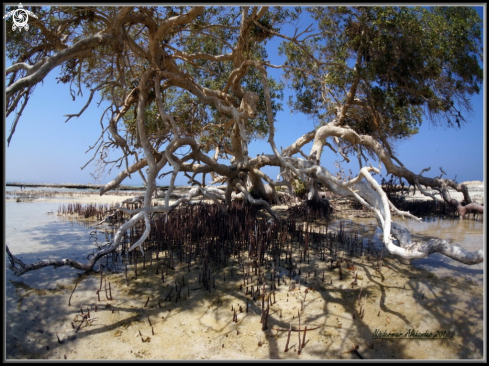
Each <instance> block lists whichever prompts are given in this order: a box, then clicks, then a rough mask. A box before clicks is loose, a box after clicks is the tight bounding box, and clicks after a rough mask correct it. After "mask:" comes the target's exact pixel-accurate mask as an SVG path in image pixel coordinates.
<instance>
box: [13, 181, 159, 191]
mask: <svg viewBox="0 0 489 366" xmlns="http://www.w3.org/2000/svg"><path fill="white" fill-rule="evenodd" d="M5 185H6V186H7V187H20V186H24V187H26V188H27V187H29V188H74V189H100V187H102V186H104V184H91V183H86V184H77V183H20V182H13V183H12V182H10V183H5ZM159 188H160V187H159ZM161 188H167V186H162V187H161ZM116 190H121V191H144V190H146V187H138V186H118V187H117V188H116Z"/></svg>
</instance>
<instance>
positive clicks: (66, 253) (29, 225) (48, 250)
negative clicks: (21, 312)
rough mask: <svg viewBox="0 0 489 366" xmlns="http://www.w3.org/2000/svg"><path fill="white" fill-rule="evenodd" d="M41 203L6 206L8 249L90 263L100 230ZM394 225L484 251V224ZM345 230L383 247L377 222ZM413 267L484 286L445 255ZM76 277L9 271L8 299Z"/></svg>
mask: <svg viewBox="0 0 489 366" xmlns="http://www.w3.org/2000/svg"><path fill="white" fill-rule="evenodd" d="M7 188H11V187H7ZM7 190H8V189H7ZM58 191H60V190H58ZM73 191H76V190H73ZM43 201H44V202H15V200H6V201H5V222H4V228H5V230H4V242H5V243H6V245H8V246H9V248H10V251H11V252H12V253H13V254H14V255H16V256H18V257H19V258H20V259H22V260H23V261H24V262H25V263H32V262H35V261H37V260H39V259H47V258H58V259H61V258H72V259H74V260H77V261H81V262H86V261H87V256H88V255H89V254H90V253H92V252H93V251H94V249H95V248H96V246H95V244H94V243H93V242H91V241H90V232H92V231H93V230H95V229H96V228H95V227H94V226H93V224H94V223H95V222H93V223H92V224H90V225H87V224H86V223H78V222H74V221H71V220H66V219H65V220H63V219H61V218H59V217H58V216H56V213H57V210H58V207H59V203H57V202H49V200H43ZM47 212H54V215H49V214H47ZM396 222H399V223H402V224H404V225H405V226H407V227H408V229H410V230H411V233H412V237H413V239H414V240H419V241H426V240H429V239H430V238H434V237H439V238H442V239H445V240H447V241H448V242H449V243H451V244H455V245H459V246H461V247H463V248H465V249H467V250H469V251H476V250H479V249H481V248H482V247H483V245H484V241H485V236H484V229H483V223H482V222H478V221H473V220H446V219H433V220H429V221H423V222H422V223H418V222H416V221H413V220H404V219H396ZM343 225H344V227H345V229H347V230H348V231H349V232H351V233H358V236H359V237H360V238H363V240H364V245H366V243H367V240H368V239H370V240H372V242H373V243H375V244H376V246H377V248H378V249H381V248H382V244H381V235H382V233H381V231H380V229H379V228H378V227H377V225H376V222H375V220H374V219H354V220H343ZM338 228H339V222H333V223H331V224H330V225H329V230H330V231H331V230H338ZM97 239H98V241H99V242H101V243H103V242H105V240H106V237H105V235H104V234H102V233H99V234H98V235H97ZM384 255H385V251H384ZM413 265H415V266H417V267H422V268H426V269H429V270H430V271H432V272H433V273H435V274H436V275H438V276H463V277H465V278H466V279H467V280H471V281H474V282H475V283H479V284H482V283H483V277H484V276H483V275H484V267H485V266H484V264H476V265H472V266H467V265H464V264H461V263H458V262H456V261H454V260H452V259H450V258H447V257H445V256H443V255H440V254H434V255H431V256H430V257H428V258H426V259H421V260H415V261H413ZM78 272H80V271H77V270H75V269H72V268H66V267H61V268H57V269H53V267H46V268H43V269H41V270H37V271H32V272H29V273H26V274H24V275H23V276H21V277H20V278H19V277H16V276H14V275H13V274H12V272H11V271H10V270H9V269H6V273H5V278H6V291H7V296H8V295H9V294H10V295H11V294H12V292H11V291H12V287H11V286H10V285H9V284H10V281H23V282H24V283H25V284H28V285H29V286H31V287H35V288H52V287H55V284H56V282H57V281H61V282H62V283H71V282H72V280H73V278H75V277H76V274H77V273H78Z"/></svg>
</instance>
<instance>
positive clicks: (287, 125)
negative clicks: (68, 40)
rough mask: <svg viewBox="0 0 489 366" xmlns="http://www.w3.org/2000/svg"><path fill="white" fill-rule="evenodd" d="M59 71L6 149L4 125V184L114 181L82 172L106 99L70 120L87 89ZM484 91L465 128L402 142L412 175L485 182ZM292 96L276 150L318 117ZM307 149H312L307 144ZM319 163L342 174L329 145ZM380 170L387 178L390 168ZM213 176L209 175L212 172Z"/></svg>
mask: <svg viewBox="0 0 489 366" xmlns="http://www.w3.org/2000/svg"><path fill="white" fill-rule="evenodd" d="M482 9H483V8H482V7H478V11H479V14H480V15H481V17H483V14H482ZM304 25H307V24H304ZM269 53H270V55H269V56H270V60H271V62H272V63H279V61H278V60H275V58H276V56H274V55H273V54H272V51H270V52H269ZM484 56H485V52H484ZM6 62H8V61H7V60H6ZM9 64H10V63H9ZM56 76H58V69H55V70H53V71H52V72H51V73H50V74H49V75H48V76H47V77H46V78H45V80H44V82H43V83H42V84H41V83H40V84H39V85H38V86H37V87H36V90H35V92H34V94H33V95H32V96H31V98H30V100H29V103H28V105H27V106H26V108H25V110H24V112H23V114H22V117H21V119H20V121H19V123H18V125H17V128H16V131H15V134H14V136H13V138H12V141H11V143H10V146H9V147H7V142H6V139H7V137H8V135H9V132H10V129H11V125H12V122H13V120H14V117H13V114H12V115H11V116H10V117H9V118H8V119H7V120H6V121H5V122H4V123H5V127H4V128H5V140H4V153H5V155H4V156H5V177H6V178H5V180H6V182H14V181H15V182H24V183H107V182H109V181H110V180H112V179H113V178H115V176H116V175H117V174H118V173H119V171H120V170H119V169H117V168H114V169H113V170H112V172H111V173H110V174H108V172H107V171H106V174H105V175H104V176H102V179H101V180H100V181H95V180H94V178H93V177H92V175H91V174H90V173H93V172H94V171H95V170H96V166H95V165H94V164H90V165H88V166H87V167H86V168H85V169H84V170H81V169H80V168H81V167H82V166H84V165H85V164H86V162H87V161H88V160H89V159H90V158H91V157H92V155H93V151H90V152H88V153H87V154H85V152H86V151H87V150H88V149H89V147H90V146H93V144H94V143H95V142H96V140H97V139H98V137H99V135H100V130H101V129H100V117H101V114H102V111H103V110H104V103H102V104H101V105H100V107H97V102H98V101H99V99H97V98H94V100H93V101H92V104H91V105H90V107H89V108H88V109H87V110H86V111H85V112H84V114H83V115H82V116H81V117H79V118H72V119H71V120H70V121H69V122H67V123H65V120H66V117H64V115H66V114H73V113H78V112H79V111H80V110H81V108H82V107H83V106H84V104H85V103H86V101H87V98H88V96H89V93H88V91H84V94H83V97H77V98H76V101H72V98H71V96H70V93H69V86H68V85H64V84H61V83H60V84H57V83H56V80H55V77H56ZM485 80H486V78H485ZM485 83H486V81H485ZM484 92H485V85H484V88H483V92H481V94H479V95H475V96H474V97H473V98H472V104H473V110H474V111H473V114H472V116H471V117H469V118H468V121H469V123H467V124H465V125H462V128H461V129H448V128H442V127H436V128H435V127H432V126H430V124H429V123H428V122H425V123H423V124H422V126H421V128H420V132H419V133H418V134H417V135H416V136H413V137H411V138H410V139H408V140H405V141H403V142H401V143H399V144H398V145H397V148H396V152H397V156H398V158H399V159H400V160H401V161H402V162H403V164H404V165H405V166H406V167H407V168H408V169H410V170H412V171H413V172H415V173H419V172H420V171H421V170H422V169H424V168H427V167H431V171H430V172H429V173H425V175H427V176H435V175H439V172H440V171H439V167H440V166H442V167H443V169H444V170H445V172H446V173H447V176H445V177H446V178H450V179H453V178H454V177H455V175H456V176H457V181H459V182H462V181H467V180H481V181H482V180H484V177H485V172H484V168H485V165H484V156H485V155H486V154H485V150H484V149H485V147H484V142H485V141H484V140H485V135H486V131H485V125H484V116H485V105H484V102H483V101H484V97H483V93H484ZM287 98H288V94H287V93H286V96H285V98H284V103H283V108H284V110H283V111H282V112H279V113H278V114H277V117H276V122H275V124H276V125H275V127H276V134H275V141H276V145H277V146H278V147H279V148H280V146H282V147H284V148H285V147H286V146H289V145H290V144H292V143H293V142H294V141H295V140H296V139H297V138H298V137H300V136H301V135H302V134H304V133H306V132H308V131H311V130H312V129H313V128H314V125H313V122H312V121H311V120H309V119H308V118H307V117H306V116H304V115H300V114H294V115H291V114H290V111H289V109H288V108H287V105H286V103H285V101H286V100H287ZM303 151H304V152H305V153H308V152H309V151H310V145H309V146H307V147H305V148H304V149H303ZM262 152H263V153H266V154H269V153H272V151H271V148H270V147H269V145H268V144H267V143H266V140H265V141H257V142H253V143H252V144H251V145H250V147H249V153H250V156H255V155H257V154H261V153H262ZM321 160H322V165H323V166H325V167H326V168H327V169H329V170H330V171H331V172H333V173H335V172H336V171H337V168H335V160H340V159H339V157H338V156H335V155H334V154H333V153H332V152H330V151H329V149H328V148H326V149H325V152H324V153H323V156H322V159H321ZM375 165H377V164H375ZM342 167H343V169H344V170H345V171H348V169H351V170H352V171H353V173H356V172H357V171H358V162H357V160H356V159H354V160H352V162H351V163H349V164H347V163H342ZM121 169H123V167H122V168H121ZM264 172H265V173H267V174H269V175H270V177H271V178H272V179H276V177H277V174H278V168H268V169H267V168H265V169H264ZM381 173H383V174H384V175H385V169H384V170H383V172H381ZM208 179H210V177H209V176H208ZM141 183H142V182H141V178H140V176H139V174H137V173H136V174H133V175H132V179H129V178H128V179H126V180H125V181H124V182H123V183H122V184H127V185H139V184H141ZM168 183H169V176H167V177H165V178H164V179H162V180H160V181H157V184H158V185H167V184H168ZM176 184H180V185H181V184H187V179H186V178H185V177H184V176H183V174H181V173H180V174H179V175H178V177H177V180H176Z"/></svg>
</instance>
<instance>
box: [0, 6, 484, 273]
mask: <svg viewBox="0 0 489 366" xmlns="http://www.w3.org/2000/svg"><path fill="white" fill-rule="evenodd" d="M26 9H28V10H30V11H32V12H33V13H34V14H36V16H37V18H32V19H29V21H31V27H30V28H29V31H28V32H23V33H20V32H19V31H18V30H17V31H16V30H13V29H10V28H9V27H7V57H8V58H9V59H11V60H12V66H10V67H8V68H7V70H6V115H7V116H9V115H10V114H11V113H12V112H14V111H16V110H17V111H18V116H17V117H16V118H15V120H14V123H13V125H12V129H11V133H10V136H9V137H8V142H9V143H11V139H12V136H13V134H14V132H15V127H16V125H17V123H19V116H20V114H21V113H22V110H23V108H24V106H25V105H26V103H27V102H28V100H29V96H30V95H31V94H32V93H33V92H34V90H35V87H36V85H37V84H38V83H39V82H42V80H43V79H44V78H45V77H46V75H47V74H48V73H49V72H51V71H52V70H54V69H55V68H58V67H60V68H59V70H60V73H59V76H58V78H57V79H58V82H61V83H64V84H67V85H69V92H70V93H71V95H72V97H73V99H75V98H80V97H81V95H82V93H81V92H82V88H87V89H89V90H90V91H91V94H90V96H89V97H88V98H87V106H88V104H90V103H91V102H92V99H93V97H94V96H95V95H96V94H99V95H100V96H101V97H102V99H103V100H105V101H107V102H108V103H109V107H108V108H106V109H105V110H104V112H103V114H102V116H101V125H102V129H101V133H100V138H99V140H98V141H97V143H96V144H95V145H94V147H93V149H94V157H93V158H92V160H93V159H95V157H96V156H97V154H98V155H99V160H100V164H102V165H106V164H109V162H107V161H105V158H104V156H105V155H104V151H107V150H109V149H110V150H114V151H119V154H120V155H119V157H118V159H117V160H116V161H115V162H111V164H114V165H115V166H117V168H120V169H121V171H120V173H119V175H118V176H117V178H116V179H114V180H113V181H111V182H107V183H106V184H105V185H104V186H103V187H102V188H101V192H100V193H101V194H103V193H105V192H107V191H109V190H111V189H114V188H115V187H117V186H118V185H119V184H121V183H122V182H123V180H124V179H125V178H127V177H128V176H129V175H130V174H133V173H138V174H140V175H141V177H142V178H143V180H144V182H145V184H146V186H147V190H146V193H145V196H144V205H143V207H142V208H140V209H138V210H133V211H131V210H128V209H127V208H124V207H122V206H121V207H120V209H121V210H123V211H126V212H129V213H131V214H132V215H133V218H132V219H131V220H129V221H128V222H127V223H126V224H124V225H123V226H122V227H121V229H120V230H119V234H118V235H116V238H115V239H114V242H113V243H112V245H111V247H110V249H108V250H114V249H115V248H116V247H117V246H118V243H119V241H120V237H121V233H122V232H123V231H124V230H127V228H128V227H131V225H134V223H135V222H137V221H139V220H144V221H145V223H146V226H147V230H146V232H145V234H144V235H143V236H142V237H141V238H140V240H138V241H137V242H136V243H135V244H134V245H133V247H132V249H134V248H137V247H139V246H140V244H141V243H142V242H143V241H144V240H145V239H146V237H147V234H148V233H149V227H150V214H151V213H154V212H167V211H169V210H171V209H173V208H175V207H176V206H178V205H179V204H181V203H182V202H186V201H189V200H190V198H191V197H192V196H194V195H204V196H206V197H207V198H210V199H212V200H214V201H215V202H216V203H217V204H218V205H219V206H220V207H221V209H222V210H223V211H225V210H226V207H227V206H228V205H229V203H230V201H231V200H232V199H235V198H238V197H239V198H242V199H243V198H244V199H246V200H248V201H249V202H251V203H253V204H256V205H260V206H262V207H264V208H265V209H266V210H268V212H270V214H271V215H272V216H273V217H274V218H276V219H278V218H277V216H276V215H275V213H274V211H273V210H272V208H271V206H270V204H272V203H275V202H277V199H278V198H277V197H278V196H277V192H276V190H275V188H276V187H277V186H288V187H289V193H292V187H291V182H292V181H293V180H294V179H296V178H301V179H302V180H303V181H304V182H307V184H308V191H309V194H308V199H309V200H315V201H319V200H320V199H319V196H318V182H320V183H321V184H322V185H323V186H324V187H326V188H327V189H329V190H331V191H333V192H335V193H338V194H340V195H343V196H348V197H352V198H354V199H357V200H358V201H360V202H361V203H362V204H363V205H365V206H366V207H368V208H369V209H371V210H373V211H374V212H375V213H376V215H377V218H378V222H379V225H380V226H381V227H382V229H383V230H384V244H385V245H386V246H387V248H388V249H389V251H391V252H392V253H395V254H397V255H399V256H401V257H403V258H408V259H409V258H421V257H424V256H426V255H429V254H431V252H433V243H431V244H430V243H428V244H426V246H424V247H423V246H420V247H417V246H413V245H412V243H411V242H410V239H409V240H407V241H406V242H404V240H403V239H401V237H403V236H402V235H401V232H402V231H403V229H401V228H400V227H399V225H394V224H392V225H391V217H390V216H391V213H390V210H391V209H392V207H391V206H390V205H389V202H388V201H387V198H386V196H385V194H384V193H383V192H382V190H381V189H380V187H379V185H378V183H376V182H375V180H374V179H373V178H372V176H371V174H370V173H371V172H378V171H379V169H380V166H379V169H377V168H374V167H372V166H371V165H368V161H369V159H368V157H367V156H369V157H370V158H372V161H375V162H379V161H380V162H381V163H382V164H384V166H385V168H386V169H387V172H388V173H390V174H393V175H396V176H398V177H401V178H405V179H406V180H407V181H408V182H409V183H410V184H412V185H416V186H417V187H419V188H420V190H422V188H421V185H424V186H430V187H433V188H435V189H438V190H439V191H440V192H441V194H442V197H443V198H444V199H445V200H446V201H448V200H449V198H447V194H446V188H447V187H452V188H454V189H456V190H458V191H461V192H464V195H465V201H466V203H469V204H470V203H471V200H470V197H469V195H468V191H467V189H466V187H465V186H463V185H459V184H457V183H456V182H454V181H451V180H449V179H442V178H441V176H440V177H435V178H429V177H425V176H423V175H422V173H424V171H423V172H421V173H420V174H415V173H413V172H411V171H410V170H409V169H408V168H407V167H405V166H404V165H403V164H402V163H401V162H400V160H399V158H398V157H396V156H395V155H394V153H393V150H392V147H391V145H392V144H395V143H396V141H399V140H400V139H403V138H406V137H408V136H410V135H412V134H416V133H417V132H418V127H419V125H420V124H421V123H422V121H423V118H425V117H428V118H429V119H430V120H431V121H432V122H434V123H442V124H445V125H447V126H455V127H460V126H461V123H462V122H465V121H466V117H465V116H466V113H467V112H470V109H471V105H470V96H471V95H472V94H474V93H479V91H480V86H481V84H482V80H483V71H482V68H481V66H480V64H481V60H482V21H481V19H480V18H479V16H478V15H477V12H476V11H475V10H474V9H472V8H470V7H433V8H423V7H364V6H356V7H345V6H334V7H307V8H302V7H295V8H287V7H268V6H262V7H260V6H240V7H224V6H209V7H201V6H195V7H186V6H141V7H137V6H130V7H103V6H100V7H90V6H59V7H26ZM7 10H8V8H7ZM306 14H308V15H309V16H310V17H311V19H312V20H313V23H312V24H311V25H310V26H309V27H307V28H306V29H305V30H304V29H302V30H299V29H296V30H295V32H294V33H293V34H292V32H290V30H291V29H292V27H293V24H294V22H295V21H297V20H298V19H300V17H301V16H305V15H306ZM272 39H277V40H280V41H281V46H280V52H281V53H282V55H284V56H285V58H286V61H285V62H284V64H283V65H274V64H272V63H270V61H269V60H268V54H267V47H268V46H267V44H269V41H270V40H272ZM272 68H273V69H280V70H282V75H283V76H284V78H285V80H286V82H287V85H288V86H289V87H291V88H292V89H293V90H294V92H295V95H294V97H292V98H291V99H290V100H289V101H288V102H289V104H290V106H291V107H292V109H293V110H295V111H300V112H303V113H306V114H308V115H310V116H311V117H312V118H314V119H315V121H316V122H317V127H316V128H315V129H314V130H312V131H310V132H309V133H307V134H305V135H303V136H298V139H297V141H296V142H295V143H294V144H292V145H291V146H289V147H286V148H285V149H281V150H280V151H279V150H278V148H277V147H276V146H275V140H274V133H275V127H274V126H275V125H274V123H275V118H276V112H277V111H279V110H280V109H281V108H282V104H281V103H282V99H283V95H284V88H285V87H286V84H285V83H284V82H283V81H281V80H279V79H274V78H273V77H271V76H270V75H269V74H268V70H270V69H272ZM85 98H86V96H85ZM19 107H20V108H19ZM85 108H86V106H85ZM85 108H83V109H82V110H81V111H80V112H79V113H76V114H71V115H69V116H67V117H68V120H69V119H71V118H74V117H78V116H80V115H81V114H82V113H83V111H84V110H85ZM253 139H267V141H268V142H269V144H270V149H271V153H270V154H263V155H260V156H256V157H251V156H249V153H248V146H249V143H250V141H252V140H253ZM328 140H330V141H331V142H328ZM311 141H312V142H313V147H312V149H311V151H310V152H309V154H306V153H304V152H303V151H302V150H301V149H302V147H303V146H304V145H305V144H307V143H308V142H311ZM333 145H334V146H333ZM183 146H187V147H189V150H188V152H187V153H186V154H184V155H183V156H180V155H177V154H175V151H176V150H177V149H179V148H181V147H183ZM324 146H327V147H328V148H330V149H332V150H333V151H335V152H336V153H337V154H339V155H341V156H342V157H343V158H344V159H346V160H349V159H351V158H356V159H358V162H359V173H358V176H356V177H355V178H353V179H351V180H347V181H344V180H342V179H338V178H337V177H335V176H333V174H331V173H330V172H329V171H328V170H327V169H326V168H324V167H323V166H322V165H321V153H322V151H323V148H324ZM264 166H276V167H280V169H281V174H280V176H279V178H277V180H273V179H272V178H270V177H268V176H267V175H266V174H265V173H263V172H262V171H261V168H263V167H264ZM166 168H171V183H170V189H169V190H168V191H167V192H166V193H165V194H164V197H165V204H164V205H161V206H157V207H151V199H152V198H153V197H155V196H156V195H158V194H160V195H161V192H157V191H156V179H157V177H161V176H163V173H162V172H163V170H164V169H166ZM179 172H181V173H183V174H185V175H186V176H187V177H188V178H189V182H191V184H192V185H194V186H195V189H193V190H192V191H191V193H190V194H189V195H187V196H185V197H181V198H180V199H179V200H178V201H177V203H176V204H174V205H171V206H170V205H169V197H170V196H171V195H172V191H173V184H174V180H175V177H176V175H177V174H178V173H179ZM197 174H203V177H204V178H203V181H202V182H200V181H197V180H196V179H195V177H196V175H197ZM208 176H211V177H212V184H214V183H219V182H221V183H225V184H226V189H225V191H222V190H220V189H217V188H215V187H212V184H211V185H209V184H208V182H207V181H205V179H206V177H208ZM433 198H434V199H436V198H435V197H434V196H433ZM477 209H478V210H481V207H477ZM394 211H395V212H396V213H397V214H403V215H408V216H409V214H408V213H402V212H399V211H396V210H394ZM391 233H392V235H393V236H394V237H396V238H397V240H398V242H399V245H400V246H396V245H394V244H393V242H392V237H391ZM409 245H411V246H409ZM442 246H444V248H445V249H446V248H447V247H446V246H445V243H444V244H443V245H442ZM437 248H438V249H437V250H435V251H443V250H445V249H443V250H442V249H440V248H441V247H440V246H438V247H437ZM445 251H447V250H445ZM453 253H455V254H453ZM453 253H452V254H451V255H450V256H452V257H453V258H456V259H457V260H461V261H464V262H466V263H474V262H477V261H481V260H482V256H483V253H482V251H480V252H477V253H476V254H470V253H469V254H467V253H462V252H460V251H458V252H457V251H454V252H453ZM101 255H103V253H102V254H100V256H101ZM447 255H448V254H447ZM100 256H95V257H93V258H92V260H91V261H90V264H89V265H88V267H83V268H92V267H93V264H94V263H95V262H96V260H97V259H98V258H100ZM71 265H73V264H71ZM77 265H78V264H77ZM80 266H81V265H80ZM80 268H82V267H80Z"/></svg>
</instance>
